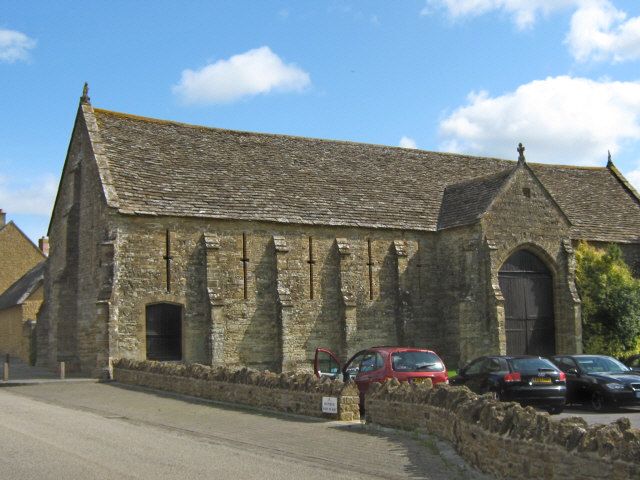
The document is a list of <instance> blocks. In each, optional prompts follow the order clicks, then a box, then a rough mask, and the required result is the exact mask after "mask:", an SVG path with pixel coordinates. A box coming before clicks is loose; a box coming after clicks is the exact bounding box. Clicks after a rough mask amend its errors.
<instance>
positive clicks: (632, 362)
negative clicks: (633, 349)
mask: <svg viewBox="0 0 640 480" xmlns="http://www.w3.org/2000/svg"><path fill="white" fill-rule="evenodd" d="M622 363H624V364H625V365H626V366H627V367H629V368H630V369H631V370H633V371H634V372H635V373H638V374H640V355H631V356H630V357H628V358H625V359H624V360H623V361H622Z"/></svg>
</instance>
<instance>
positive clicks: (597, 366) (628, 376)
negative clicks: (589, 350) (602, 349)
mask: <svg viewBox="0 0 640 480" xmlns="http://www.w3.org/2000/svg"><path fill="white" fill-rule="evenodd" d="M552 360H553V362H554V363H555V364H556V365H558V367H560V369H561V370H562V371H563V372H565V373H566V374H567V402H568V403H583V404H588V405H590V406H591V408H592V409H593V410H597V411H600V410H603V409H604V408H606V407H608V406H609V407H618V406H623V405H640V374H638V373H635V372H633V371H632V370H631V369H630V368H629V367H627V366H626V365H624V364H623V363H622V362H619V361H618V360H616V359H615V358H612V357H607V356H605V355H555V356H554V357H552Z"/></svg>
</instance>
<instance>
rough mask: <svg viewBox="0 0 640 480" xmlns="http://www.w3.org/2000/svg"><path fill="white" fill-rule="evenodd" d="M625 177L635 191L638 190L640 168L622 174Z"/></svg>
mask: <svg viewBox="0 0 640 480" xmlns="http://www.w3.org/2000/svg"><path fill="white" fill-rule="evenodd" d="M624 176H625V178H626V179H627V180H628V181H629V182H630V183H631V185H633V188H635V189H636V191H640V168H637V169H635V170H632V171H630V172H627V173H625V174H624Z"/></svg>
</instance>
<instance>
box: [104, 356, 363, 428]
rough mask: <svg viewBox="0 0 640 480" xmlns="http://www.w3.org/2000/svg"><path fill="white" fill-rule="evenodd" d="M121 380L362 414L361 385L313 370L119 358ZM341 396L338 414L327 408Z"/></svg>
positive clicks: (291, 407)
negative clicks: (288, 371) (328, 401)
mask: <svg viewBox="0 0 640 480" xmlns="http://www.w3.org/2000/svg"><path fill="white" fill-rule="evenodd" d="M113 379H114V380H115V381H117V382H120V383H124V384H128V385H138V386H143V387H149V388H155V389H158V390H164V391H168V392H174V393H179V394H183V395H190V396H193V397H199V398H205V399H208V400H215V401H220V402H227V403H233V404H241V405H248V406H252V407H257V408H262V409H266V410H273V411H278V412H288V413H295V414H300V415H307V416H312V417H321V418H327V419H331V420H358V419H359V418H360V408H359V394H358V388H357V386H356V385H355V383H354V382H349V383H343V382H341V381H339V380H331V379H329V378H326V377H325V378H321V379H319V378H317V377H316V376H315V375H311V374H295V375H291V374H289V375H287V374H276V373H271V372H260V371H257V370H251V369H247V368H242V369H237V370H232V369H228V368H224V367H209V366H206V365H200V364H197V363H194V364H182V363H167V362H154V361H147V360H144V361H137V360H129V359H120V360H117V361H116V362H114V364H113ZM323 397H335V398H337V404H338V405H337V407H338V408H337V410H338V412H337V413H335V414H332V413H323V411H322V398H323Z"/></svg>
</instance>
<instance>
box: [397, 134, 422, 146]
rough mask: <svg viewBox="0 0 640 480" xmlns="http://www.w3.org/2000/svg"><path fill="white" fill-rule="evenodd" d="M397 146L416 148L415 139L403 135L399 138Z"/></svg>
mask: <svg viewBox="0 0 640 480" xmlns="http://www.w3.org/2000/svg"><path fill="white" fill-rule="evenodd" d="M398 146H399V147H402V148H418V147H417V146H416V141H415V140H414V139H413V138H410V137H405V136H403V137H402V138H401V139H400V143H399V144H398Z"/></svg>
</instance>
